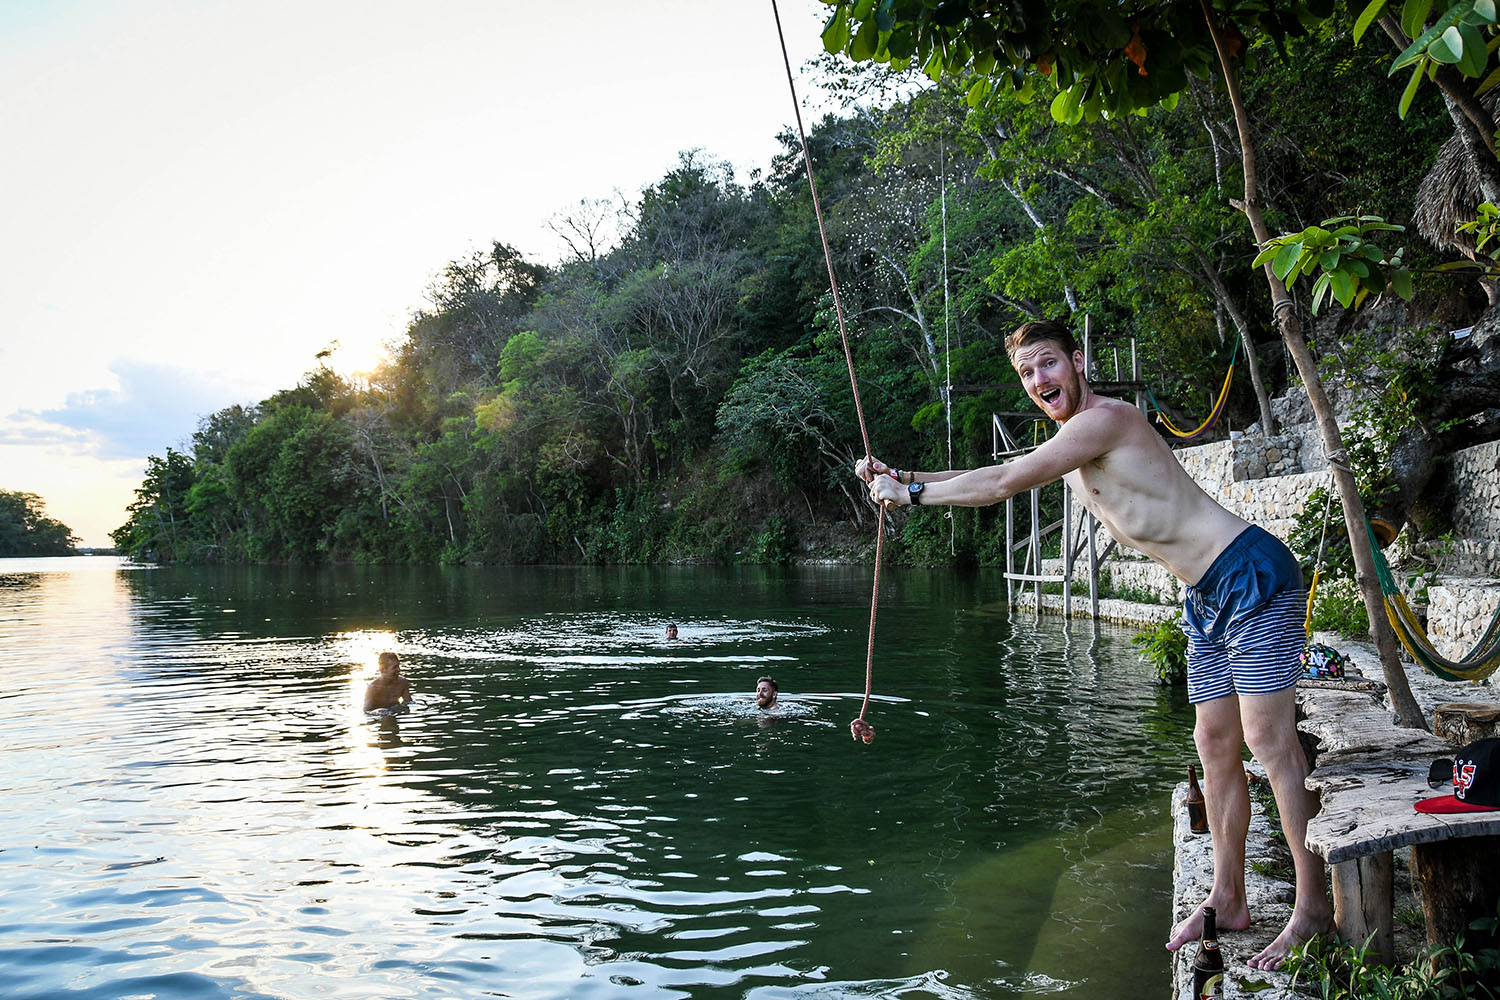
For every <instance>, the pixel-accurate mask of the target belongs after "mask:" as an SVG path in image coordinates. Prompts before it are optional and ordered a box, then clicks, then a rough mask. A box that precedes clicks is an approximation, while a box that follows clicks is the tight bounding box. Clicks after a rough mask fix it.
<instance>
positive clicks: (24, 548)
mask: <svg viewBox="0 0 1500 1000" xmlns="http://www.w3.org/2000/svg"><path fill="white" fill-rule="evenodd" d="M77 544H78V539H77V538H76V537H75V536H74V535H73V532H72V530H71V529H69V528H68V526H67V525H66V524H63V523H62V522H61V521H57V520H54V519H53V518H50V517H48V516H47V504H46V502H45V501H43V500H42V498H41V497H39V496H37V495H36V494H35V493H21V492H18V491H14V490H0V556H7V557H8V556H65V555H68V554H69V553H70V552H72V550H73V548H74V546H76V545H77Z"/></svg>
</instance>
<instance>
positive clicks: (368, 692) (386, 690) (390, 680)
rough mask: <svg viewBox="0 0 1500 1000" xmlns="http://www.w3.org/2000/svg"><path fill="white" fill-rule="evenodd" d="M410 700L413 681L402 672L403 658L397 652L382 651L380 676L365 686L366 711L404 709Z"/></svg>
mask: <svg viewBox="0 0 1500 1000" xmlns="http://www.w3.org/2000/svg"><path fill="white" fill-rule="evenodd" d="M410 702H411V681H409V680H407V679H406V677H405V676H404V675H403V674H402V673H401V658H400V657H399V656H397V655H396V654H395V653H390V652H386V653H381V654H380V676H379V677H377V678H375V679H374V680H373V681H371V682H370V686H369V687H367V688H365V711H366V712H373V711H375V710H376V709H380V708H384V709H390V710H397V709H403V708H406V707H407V705H409V704H410Z"/></svg>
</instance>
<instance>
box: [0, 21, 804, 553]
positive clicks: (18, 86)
mask: <svg viewBox="0 0 1500 1000" xmlns="http://www.w3.org/2000/svg"><path fill="white" fill-rule="evenodd" d="M780 3H781V16H782V22H783V25H784V27H785V29H786V32H787V44H788V47H789V49H790V51H791V58H792V64H793V66H794V68H798V69H799V70H800V69H801V67H802V65H803V63H804V62H805V61H806V60H808V59H809V58H811V57H813V56H814V55H816V54H817V52H818V50H819V39H818V32H819V31H820V29H821V26H822V22H823V10H824V8H823V7H822V5H821V4H820V3H818V2H817V0H780ZM798 88H799V90H798V93H799V97H801V98H802V101H803V108H804V111H803V113H804V115H805V116H808V117H809V121H810V120H811V118H812V117H816V114H817V112H818V111H819V110H820V109H822V108H823V107H824V105H822V104H821V103H820V98H819V95H818V94H817V93H816V92H815V90H814V89H813V87H812V83H811V81H810V79H808V77H807V75H806V73H805V71H803V72H801V73H799V78H798ZM0 93H3V94H4V95H5V99H4V101H0V136H3V137H4V140H5V146H6V154H5V156H4V157H3V158H0V216H3V219H4V222H3V227H0V303H3V311H0V489H8V490H22V491H25V492H29V493H37V494H40V495H41V496H42V497H43V498H44V499H45V500H46V502H47V513H48V514H49V515H51V516H52V517H55V518H57V519H58V520H61V521H63V522H64V523H66V524H67V525H69V526H70V527H71V528H72V529H73V531H74V532H75V533H76V534H78V535H79V536H81V537H82V539H83V542H84V544H85V545H90V546H104V545H109V544H110V540H109V531H110V530H111V529H113V528H116V527H118V526H119V525H120V524H121V523H123V521H124V519H125V507H126V505H127V504H129V503H130V502H131V500H132V499H133V491H134V489H135V487H136V486H137V485H139V483H140V478H141V473H142V471H143V469H144V468H145V459H146V456H148V455H153V454H155V455H161V454H164V452H165V450H166V449H167V448H168V447H174V448H181V447H182V446H184V445H185V443H186V441H187V439H188V437H189V436H190V435H191V433H192V431H193V430H194V428H195V427H196V425H197V422H198V419H199V417H200V416H202V415H205V414H208V413H211V412H213V411H215V410H218V409H221V408H223V407H225V406H228V405H230V404H232V403H254V402H257V401H259V400H260V399H263V398H264V397H266V396H267V395H269V394H270V393H272V392H274V391H276V390H277V389H282V388H288V387H291V386H292V385H295V384H296V382H297V380H298V379H299V377H300V376H301V375H302V374H303V373H304V372H306V371H307V370H309V369H310V368H312V367H313V366H314V365H315V364H316V361H315V358H314V356H315V355H316V354H317V353H318V352H319V351H321V350H323V349H325V348H327V347H329V346H330V345H332V344H334V343H335V342H336V343H337V345H338V350H337V352H336V353H335V354H334V355H333V357H332V359H331V363H332V364H333V366H334V367H335V368H338V369H340V370H342V371H345V372H349V371H355V370H359V369H361V368H368V367H369V366H370V365H371V363H372V362H373V361H374V360H375V359H376V357H378V355H379V351H380V349H381V346H382V345H383V344H385V343H389V342H391V341H393V340H395V339H398V338H399V337H400V335H401V334H402V332H403V330H404V329H405V325H406V320H407V318H408V317H409V316H410V315H411V314H412V313H413V312H414V311H415V310H417V309H420V308H422V307H423V306H424V305H426V298H425V292H426V289H427V288H428V287H429V285H430V284H431V282H432V280H433V276H434V275H435V274H436V273H437V272H438V271H439V270H440V269H441V268H442V267H443V266H444V265H445V264H447V263H448V262H449V261H451V260H455V259H458V258H461V257H464V256H466V255H467V254H468V253H470V252H471V251H473V250H477V249H481V248H485V247H487V246H489V244H490V243H491V242H493V241H495V240H501V241H504V242H506V243H509V244H511V245H513V246H515V247H517V248H518V249H519V250H521V251H522V252H523V253H525V254H526V255H528V256H529V257H531V258H532V259H534V260H539V261H542V262H545V263H552V262H555V261H556V260H557V259H558V258H559V257H560V252H559V248H558V244H557V241H556V238H555V237H554V236H553V235H552V233H551V232H550V231H549V230H548V228H547V222H548V220H549V219H552V218H553V217H555V216H556V215H557V214H558V213H560V212H563V211H566V210H567V209H568V208H569V207H570V206H572V205H576V204H577V203H578V201H579V199H581V198H602V197H610V196H612V195H613V194H614V192H616V191H619V192H621V193H623V194H624V195H625V196H626V197H627V198H629V197H630V196H631V195H633V194H634V193H636V192H638V191H639V189H640V188H641V187H642V186H643V185H646V184H650V183H652V182H654V181H655V180H658V179H659V178H660V177H661V176H662V175H663V174H664V173H665V172H666V171H667V170H669V169H671V167H672V166H673V165H674V164H675V163H676V162H677V157H678V153H679V152H680V151H682V150H687V149H694V148H698V149H701V150H703V152H704V154H705V155H706V156H708V157H710V158H712V159H720V160H728V161H729V162H731V163H733V164H734V165H735V166H736V168H737V171H738V176H739V178H740V179H742V180H746V179H748V176H749V172H750V170H751V169H753V168H764V167H765V166H767V165H768V164H769V162H770V159H771V156H772V154H773V153H775V152H776V151H777V150H778V149H779V146H778V144H777V142H776V135H777V133H778V132H779V131H780V130H781V129H782V128H783V127H785V126H787V125H789V124H790V123H791V121H792V104H791V97H790V96H789V94H788V92H787V85H786V78H785V73H784V70H783V66H782V62H781V51H780V48H779V44H778V42H777V39H776V27H775V21H774V19H773V15H772V8H771V2H770V0H644V2H638V3H619V2H600V0H573V2H570V3H556V4H550V3H535V2H531V3H520V2H511V0H430V2H426V0H424V2H417V0H402V2H390V0H299V2H296V3H292V2H287V0H5V2H4V3H0Z"/></svg>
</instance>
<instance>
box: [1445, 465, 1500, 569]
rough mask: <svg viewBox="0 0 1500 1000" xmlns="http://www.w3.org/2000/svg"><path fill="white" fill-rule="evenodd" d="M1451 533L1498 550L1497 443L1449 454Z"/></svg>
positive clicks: (1499, 487)
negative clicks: (1488, 544)
mask: <svg viewBox="0 0 1500 1000" xmlns="http://www.w3.org/2000/svg"><path fill="white" fill-rule="evenodd" d="M1449 474H1450V477H1451V479H1452V483H1453V494H1454V502H1453V533H1454V534H1455V535H1457V536H1459V537H1460V538H1467V539H1473V540H1478V541H1484V542H1488V543H1490V544H1492V545H1496V546H1500V441H1491V442H1490V443H1489V444H1481V445H1476V446H1474V447H1473V448H1465V449H1464V450H1463V451H1458V452H1454V453H1453V460H1452V464H1451V466H1450V473H1449Z"/></svg>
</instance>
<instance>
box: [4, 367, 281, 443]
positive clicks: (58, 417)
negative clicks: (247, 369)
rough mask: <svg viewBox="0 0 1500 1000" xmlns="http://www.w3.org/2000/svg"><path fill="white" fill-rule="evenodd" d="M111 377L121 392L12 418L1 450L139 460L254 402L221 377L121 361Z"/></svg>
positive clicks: (97, 393) (85, 396)
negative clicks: (60, 450)
mask: <svg viewBox="0 0 1500 1000" xmlns="http://www.w3.org/2000/svg"><path fill="white" fill-rule="evenodd" d="M109 371H110V372H111V373H112V374H113V375H114V376H115V378H116V380H117V381H118V382H119V388H117V389H86V390H84V391H82V392H73V393H69V394H68V396H67V399H66V401H65V402H64V403H63V405H62V406H61V407H57V408H55V409H48V410H42V411H40V412H37V411H33V410H22V411H18V412H16V413H13V414H11V416H10V417H8V418H7V419H6V420H5V421H3V423H0V443H3V444H23V445H54V446H60V447H65V448H72V449H79V448H83V449H86V450H89V451H91V452H92V453H93V454H94V455H95V456H96V457H98V458H101V459H130V458H133V459H140V458H144V457H145V456H147V455H160V454H162V453H164V452H165V451H166V449H167V448H168V447H172V448H177V447H180V446H182V444H183V443H184V442H185V441H187V440H188V438H189V437H190V436H191V434H192V433H193V431H194V430H196V429H197V427H198V420H199V418H200V417H202V416H205V415H207V414H210V413H214V412H216V411H218V410H221V409H223V408H224V407H226V406H229V405H231V404H233V403H236V402H244V401H246V400H247V399H248V398H250V396H251V393H249V392H248V391H247V388H246V387H245V386H244V385H242V384H237V383H236V382H234V381H232V380H230V379H227V378H225V377H224V376H222V375H217V374H207V373H203V372H198V371H191V370H188V369H184V368H178V367H176V366H173V365H165V364H154V363H150V362H140V361H131V360H127V359H120V360H116V361H113V362H111V363H110V365H109ZM257 398H258V397H257Z"/></svg>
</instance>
